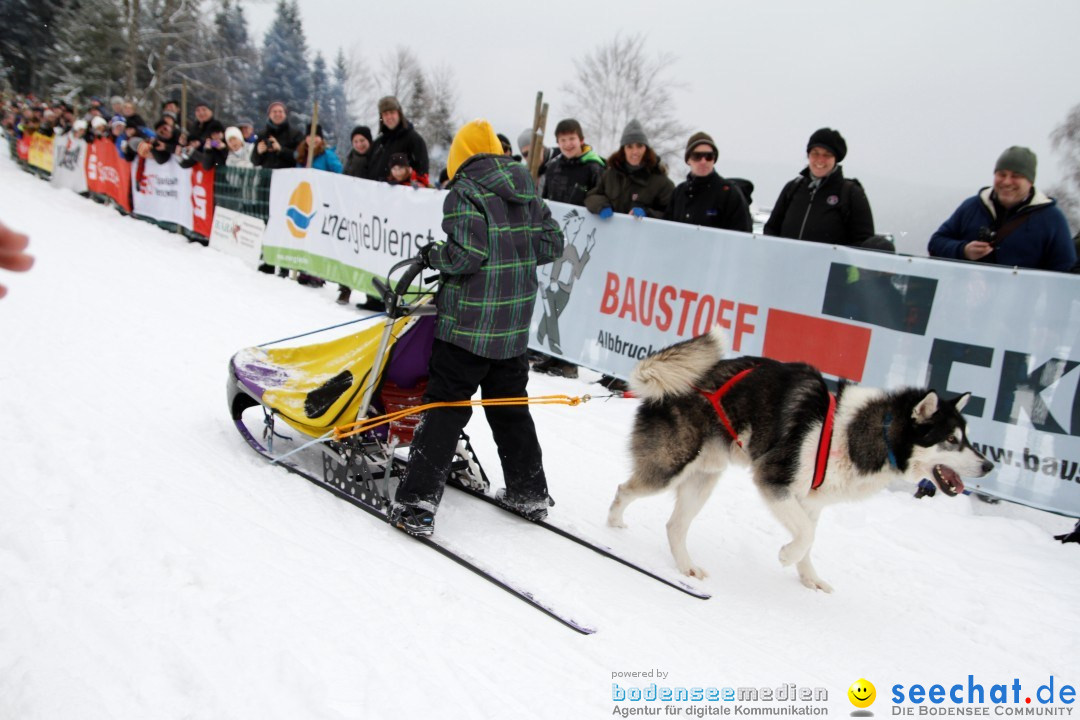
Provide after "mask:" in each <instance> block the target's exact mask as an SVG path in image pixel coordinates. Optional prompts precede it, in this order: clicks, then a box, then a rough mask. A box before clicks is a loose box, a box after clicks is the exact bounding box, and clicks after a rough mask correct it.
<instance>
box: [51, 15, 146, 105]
mask: <svg viewBox="0 0 1080 720" xmlns="http://www.w3.org/2000/svg"><path fill="white" fill-rule="evenodd" d="M89 18H93V22H88V21H87V20H88V19H89ZM54 24H55V27H54V29H53V32H54V35H55V43H54V45H53V47H52V48H50V49H49V52H48V54H47V56H46V59H45V62H44V64H43V66H42V68H41V72H42V76H43V80H44V83H45V85H46V86H48V87H50V88H51V89H52V92H53V93H54V94H57V95H60V96H62V97H68V98H71V99H72V101H74V102H78V101H80V100H82V99H83V98H86V97H88V96H90V95H98V96H101V97H103V98H107V97H109V96H110V95H115V94H119V93H122V92H123V87H122V86H121V80H122V73H121V71H120V68H122V67H123V64H124V60H125V47H126V45H125V42H124V39H123V37H121V35H120V34H119V33H117V32H116V28H117V27H120V25H121V10H120V6H119V4H118V2H117V0H73V1H72V2H69V3H68V4H67V5H65V6H64V7H63V8H62V9H61V10H60V11H59V12H58V13H57V14H56V17H55V18H54Z"/></svg>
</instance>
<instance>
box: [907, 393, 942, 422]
mask: <svg viewBox="0 0 1080 720" xmlns="http://www.w3.org/2000/svg"><path fill="white" fill-rule="evenodd" d="M937 409H938V394H937V393H936V392H934V391H933V390H930V391H929V392H927V393H926V397H924V398H923V399H922V400H920V401H919V404H918V405H916V406H915V409H914V410H912V411H911V418H912V419H913V420H914V421H915V422H917V423H927V422H930V418H932V417H933V416H934V413H936V412H937Z"/></svg>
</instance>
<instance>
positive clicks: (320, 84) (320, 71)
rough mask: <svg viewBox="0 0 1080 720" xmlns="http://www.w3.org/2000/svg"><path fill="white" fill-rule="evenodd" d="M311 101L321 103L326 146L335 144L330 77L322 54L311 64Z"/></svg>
mask: <svg viewBox="0 0 1080 720" xmlns="http://www.w3.org/2000/svg"><path fill="white" fill-rule="evenodd" d="M311 99H312V101H313V102H317V103H319V125H321V126H322V129H323V137H324V138H326V144H327V145H333V144H335V138H334V134H335V132H336V130H337V127H336V126H335V125H334V119H333V118H332V117H331V114H330V75H329V74H328V72H327V69H326V60H325V59H324V58H323V56H322V53H321V52H319V53H316V54H315V62H313V63H312V64H311Z"/></svg>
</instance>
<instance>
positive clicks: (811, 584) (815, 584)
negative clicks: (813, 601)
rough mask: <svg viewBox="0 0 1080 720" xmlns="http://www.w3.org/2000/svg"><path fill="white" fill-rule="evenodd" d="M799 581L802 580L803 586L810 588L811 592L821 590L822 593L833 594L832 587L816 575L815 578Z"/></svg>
mask: <svg viewBox="0 0 1080 720" xmlns="http://www.w3.org/2000/svg"><path fill="white" fill-rule="evenodd" d="M799 579H800V580H802V584H803V585H805V586H806V587H808V588H810V589H811V590H820V591H821V592H825V593H831V592H832V591H833V590H832V585H830V584H829V583H827V582H825V581H824V580H822V579H821V578H819V577H817V576H816V575H815V576H814V577H808V576H805V577H800V578H799Z"/></svg>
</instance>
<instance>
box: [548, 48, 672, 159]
mask: <svg viewBox="0 0 1080 720" xmlns="http://www.w3.org/2000/svg"><path fill="white" fill-rule="evenodd" d="M676 59H677V58H676V57H675V56H674V55H672V54H670V53H659V54H657V55H652V54H650V53H649V52H648V51H647V49H646V47H645V36H644V35H642V34H637V35H630V36H623V35H622V34H621V33H620V34H618V35H616V36H615V38H614V39H612V40H611V41H610V42H608V43H605V44H603V45H600V46H598V47H596V48H595V49H594V50H592V51H591V52H589V53H587V54H586V55H585V56H584V57H583V58H580V59H578V60H576V61H575V66H576V69H577V75H576V78H575V81H574V82H573V83H570V84H567V85H564V86H563V92H565V93H567V94H568V95H569V96H570V98H571V101H570V103H569V106H570V112H571V114H572V115H574V116H575V117H576V118H577V119H578V121H579V122H581V124H582V126H583V127H584V129H585V133H586V136H587V137H588V138H589V140H590V142H591V143H592V144H593V146H594V147H596V148H597V150H598V151H600V152H602V153H603V154H605V155H606V154H607V153H610V152H614V151H615V150H617V149H618V144H619V137H620V136H621V135H622V131H623V128H625V127H626V124H627V123H628V122H629V121H630V120H633V119H637V120H638V121H639V122H640V123H641V125H642V127H644V128H645V134H646V135H648V137H649V144H650V145H651V146H652V148H653V149H654V150H655V151H656V153H657V154H658V155H660V156H661V157H664V156H671V155H673V154H676V153H678V151H679V150H681V149H682V143H683V142H684V141H685V137H686V135H687V134H688V130H687V128H686V126H684V125H683V124H682V123H681V122H680V121H679V119H678V118H679V116H678V113H677V111H676V108H675V102H674V99H673V97H672V95H673V90H675V89H677V88H679V87H682V83H679V82H677V81H674V80H672V79H671V78H669V77H668V71H669V70H670V69H671V66H672V65H673V64H674V63H675V61H676Z"/></svg>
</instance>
